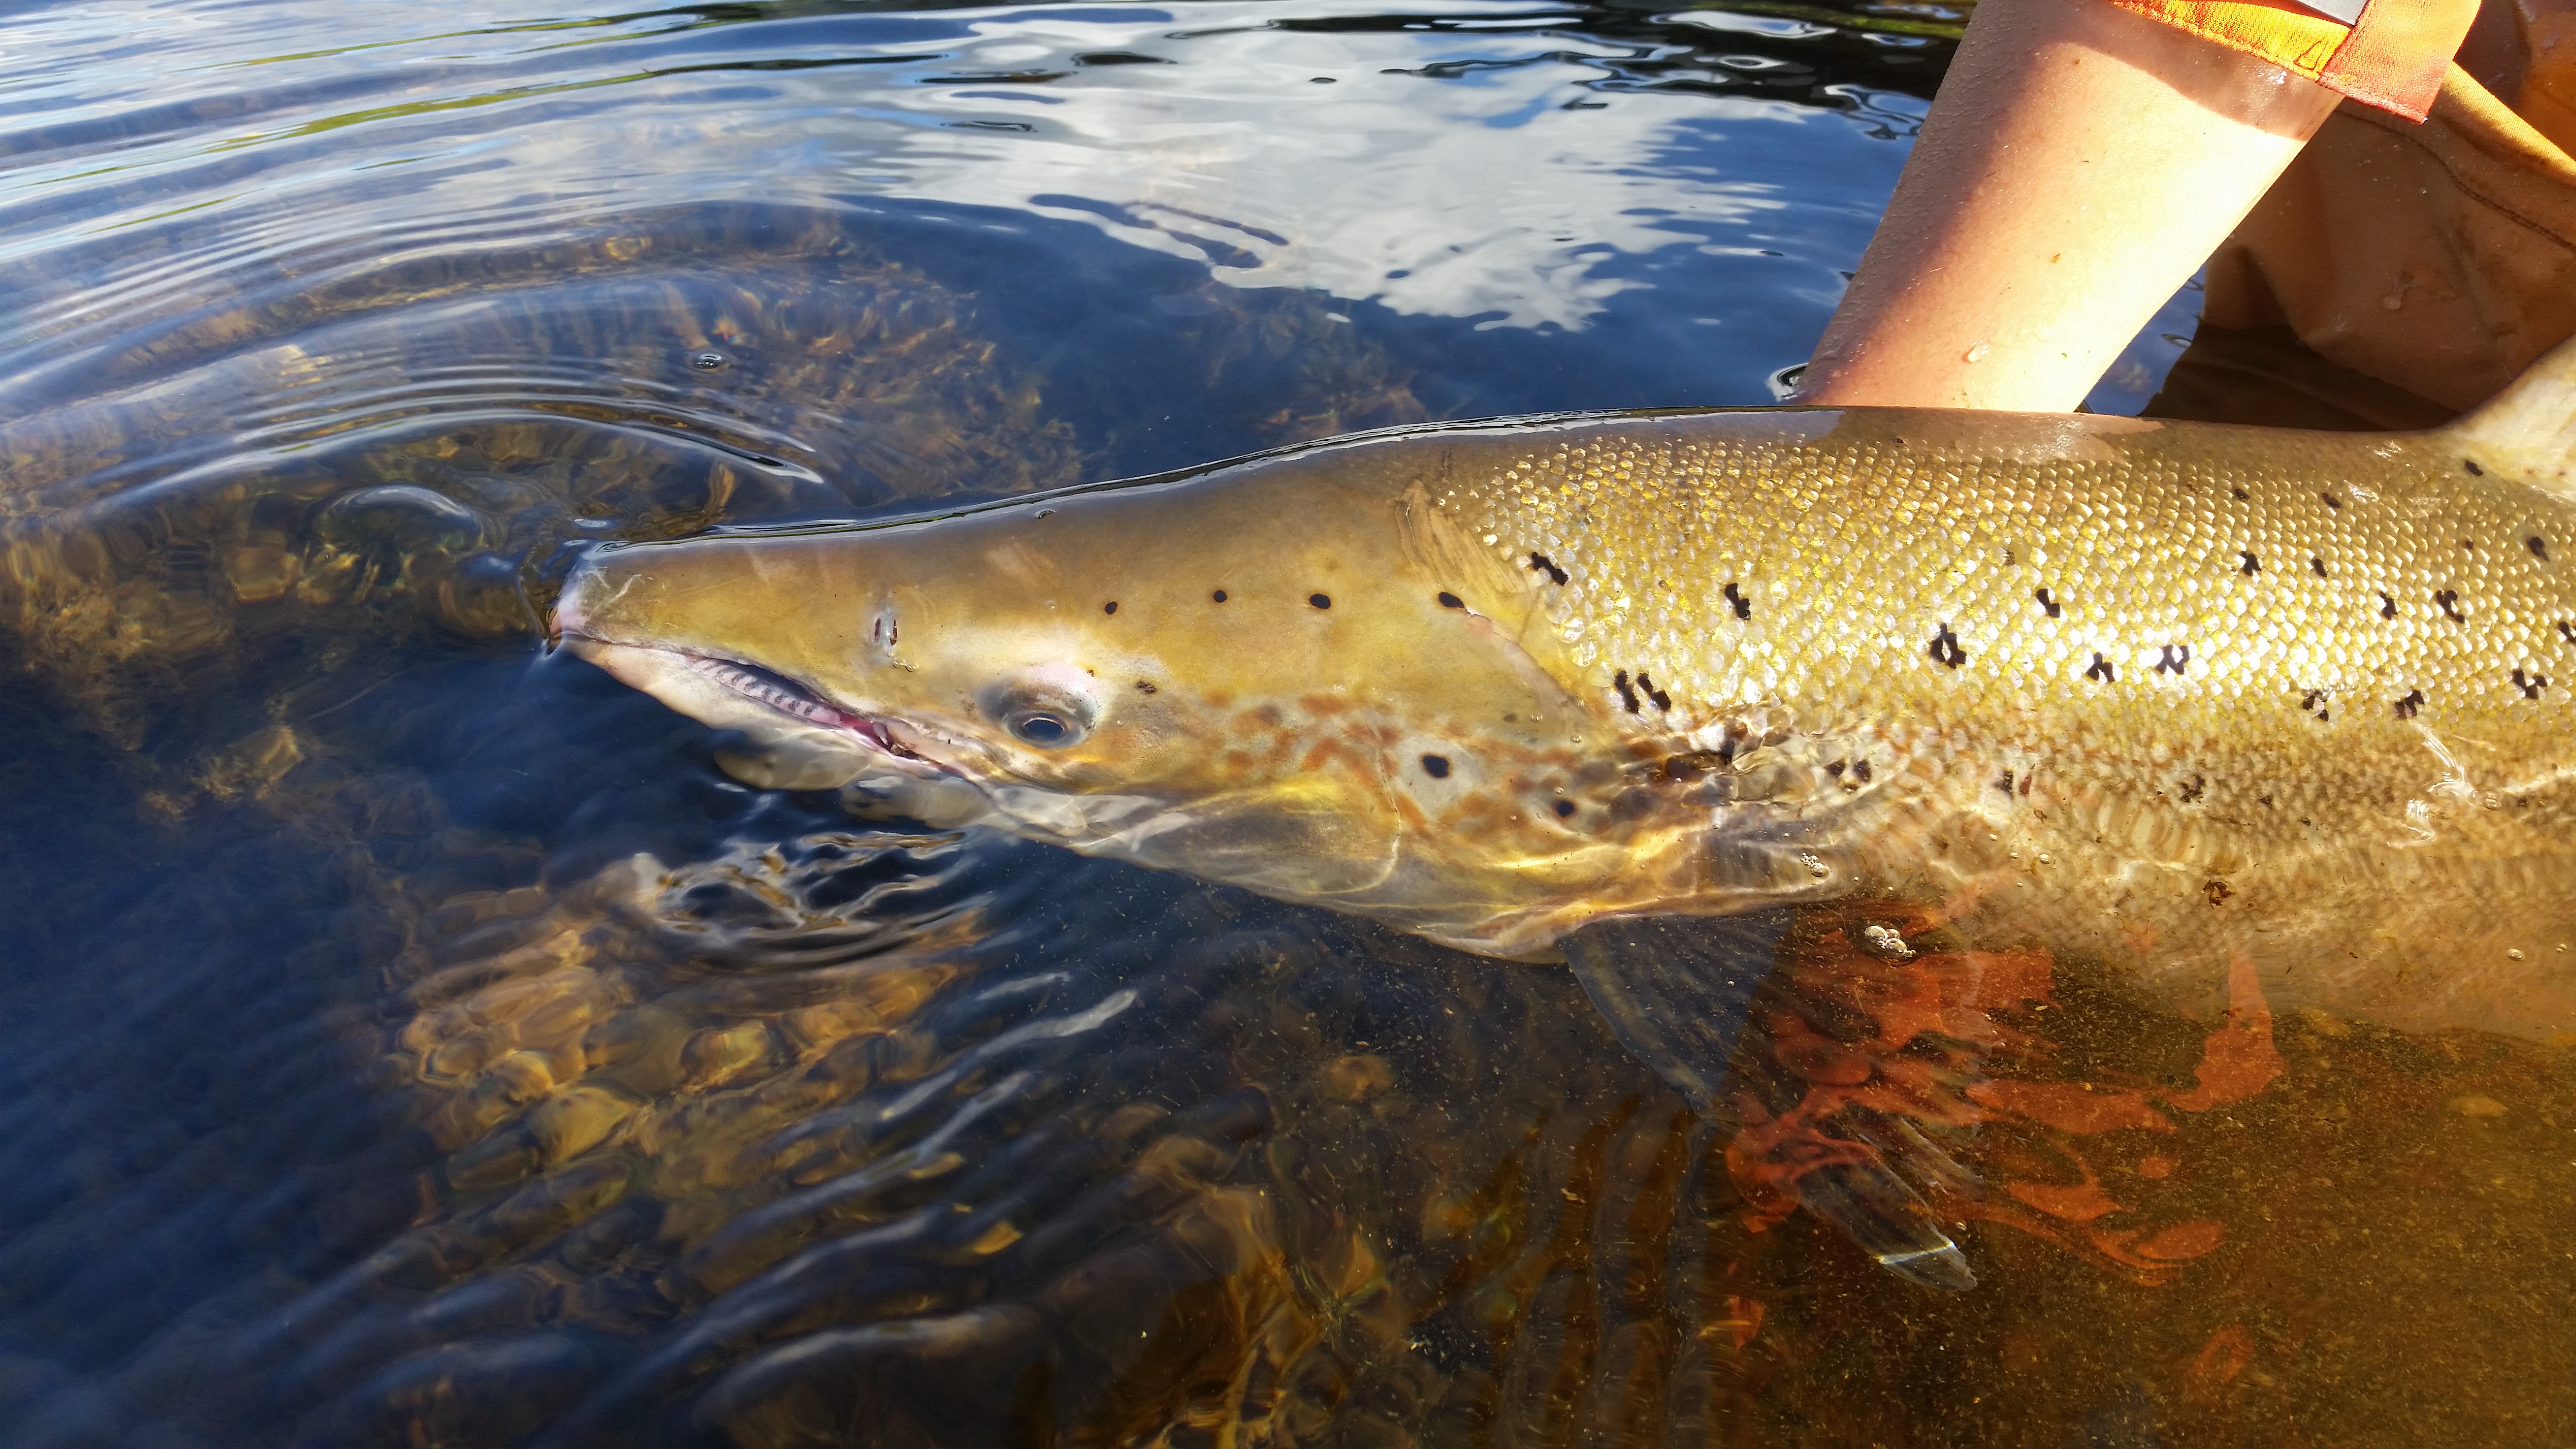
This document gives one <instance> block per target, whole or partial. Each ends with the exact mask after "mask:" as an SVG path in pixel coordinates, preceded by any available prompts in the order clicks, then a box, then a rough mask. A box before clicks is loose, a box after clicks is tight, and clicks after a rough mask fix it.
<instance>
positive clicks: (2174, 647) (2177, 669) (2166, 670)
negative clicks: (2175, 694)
mask: <svg viewBox="0 0 2576 1449" xmlns="http://www.w3.org/2000/svg"><path fill="white" fill-rule="evenodd" d="M2190 667H2191V646H2190V645H2188V644H2167V645H2166V646H2164V653H2163V654H2162V655H2161V656H2159V657H2158V658H2157V660H2156V673H2158V674H2171V675H2175V676H2180V675H2182V674H2183V673H2185V672H2186V671H2187V670H2189V668H2190Z"/></svg>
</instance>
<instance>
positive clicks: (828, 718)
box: [669, 649, 936, 768]
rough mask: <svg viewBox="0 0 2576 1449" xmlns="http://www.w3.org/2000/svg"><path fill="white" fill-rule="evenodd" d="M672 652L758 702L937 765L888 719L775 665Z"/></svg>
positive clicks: (899, 756) (893, 752) (889, 751)
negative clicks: (854, 707) (852, 708)
mask: <svg viewBox="0 0 2576 1449" xmlns="http://www.w3.org/2000/svg"><path fill="white" fill-rule="evenodd" d="M669 652H671V653H673V654H677V655H678V656H680V658H681V659H682V660H684V661H686V662H687V664H688V666H689V668H690V669H692V670H694V671H696V672H697V673H699V674H703V675H705V676H706V677H707V678H709V679H712V680H714V681H715V682H716V683H718V684H721V685H723V686H724V687H725V688H727V689H730V690H732V691H733V692H734V693H736V694H739V695H741V696H742V697H743V698H745V699H748V700H750V701H752V702H753V703H755V704H762V705H767V706H768V707H769V708H771V709H774V710H776V711H778V712H779V713H780V714H783V715H788V716H790V717H792V718H795V719H801V720H803V721H805V722H806V723H807V724H817V725H821V726H823V727H824V728H825V729H836V730H842V731H845V732H847V733H849V734H853V735H856V736H858V737H859V738H860V739H861V740H864V741H866V742H867V743H868V744H869V745H870V746H872V747H874V748H876V749H878V750H882V751H884V752H885V753H886V754H889V755H892V756H894V757H895V758H896V759H898V760H909V761H911V762H912V763H914V764H917V765H930V766H933V767H934V768H936V762H935V761H932V760H929V759H925V758H923V757H922V756H921V755H919V754H916V753H914V752H913V751H912V750H911V749H910V748H908V747H906V746H905V744H904V743H903V741H901V740H899V739H896V738H895V737H894V734H893V732H892V731H890V730H888V729H887V728H886V725H885V722H884V721H882V720H877V719H871V718H869V717H868V716H866V715H863V714H852V713H850V712H849V711H848V710H846V709H843V708H841V707H840V706H839V705H837V704H834V703H832V702H831V701H830V700H827V699H825V698H823V697H822V696H821V695H819V694H816V693H815V692H814V691H813V690H811V689H808V688H806V687H805V686H804V685H802V684H799V683H797V682H796V681H795V680H793V679H790V678H788V677H787V676H786V675H784V674H781V673H779V672H778V671H776V670H774V669H763V668H762V667H760V666H759V665H757V664H749V663H745V662H744V661H742V660H739V659H726V658H724V657H722V656H720V655H714V654H693V653H691V652H689V651H688V650H685V649H674V650H671V651H669Z"/></svg>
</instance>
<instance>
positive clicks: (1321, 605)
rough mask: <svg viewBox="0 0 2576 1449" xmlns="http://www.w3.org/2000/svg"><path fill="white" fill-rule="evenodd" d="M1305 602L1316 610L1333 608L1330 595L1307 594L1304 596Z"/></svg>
mask: <svg viewBox="0 0 2576 1449" xmlns="http://www.w3.org/2000/svg"><path fill="white" fill-rule="evenodd" d="M1306 602H1307V603H1310V604H1312V605H1314V606H1315V607H1316V608H1318V609H1329V608H1331V607H1333V596H1332V595H1330V594H1308V595H1307V596H1306Z"/></svg>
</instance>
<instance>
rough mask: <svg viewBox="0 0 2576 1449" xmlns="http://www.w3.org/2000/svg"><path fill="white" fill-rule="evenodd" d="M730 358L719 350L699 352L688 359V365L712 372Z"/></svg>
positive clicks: (701, 370)
mask: <svg viewBox="0 0 2576 1449" xmlns="http://www.w3.org/2000/svg"><path fill="white" fill-rule="evenodd" d="M731 360H732V359H730V358H728V357H726V356H725V355H724V354H723V353H721V352H701V353H698V354H696V355H695V356H693V357H691V358H690V359H689V366H691V367H694V368H696V369H697V370H698V371H700V372H714V371H715V370H717V369H718V368H720V367H723V366H724V365H725V364H726V363H727V362H729V361H731Z"/></svg>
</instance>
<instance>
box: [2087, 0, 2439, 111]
mask: <svg viewBox="0 0 2576 1449" xmlns="http://www.w3.org/2000/svg"><path fill="white" fill-rule="evenodd" d="M2111 3H2112V4H2114V5H2117V6H2119V7H2120V8H2121V9H2123V10H2129V11H2134V12H2135V13H2137V14H2140V15H2144V16H2146V17H2147V18H2148V19H2150V20H2160V21H2163V22H2164V23H2165V24H2167V25H2172V26H2176V27H2179V28H2180V29H2183V30H2187V31H2190V32H2191V33H2192V34H2194V35H2197V36H2199V37H2201V38H2202V39H2204V40H2213V41H2216V42H2217V43H2218V44H2220V45H2223V46H2226V47H2227V48H2228V49H2230V50H2234V51H2241V52H2243V53H2244V54H2247V55H2252V56H2259V57H2261V58H2262V59H2264V60H2268V61H2270V62H2272V63H2273V64H2274V65H2277V66H2279V67H2281V68H2282V69H2283V70H2287V71H2294V72H2296V73H2297V74H2300V75H2303V76H2306V77H2307V78H2308V79H2310V80H2313V81H2315V82H2317V83H2318V84H2320V85H2323V86H2325V87H2326V88H2327V89H2329V90H2334V91H2340V92H2342V93H2343V94H2345V95H2347V96H2350V97H2352V98H2353V99H2354V100H2356V101H2359V102H2361V103H2362V104H2363V105H2366V106H2376V107H2378V108H2379V109H2381V110H2383V111H2394V112H2396V113H2397V114H2398V115H2401V116H2404V117H2406V118H2407V119H2408V120H2410V121H2420V120H2422V119H2424V116H2425V113H2426V112H2428V111H2429V110H2431V109H2432V106H2433V97H2434V96H2435V95H2436V94H2438V93H2439V92H2440V91H2441V89H2442V75H2443V72H2444V71H2445V70H2446V69H2447V68H2448V67H2449V65H2450V63H2451V56H2452V55H2453V53H2455V52H2456V51H2458V50H2459V48H2460V41H2461V40H2462V39H2463V38H2465V37H2466V36H2467V35H2468V33H2469V24H2470V22H2472V21H2474V20H2476V19H2477V16H2478V6H2477V0H2367V3H2366V4H2365V5H2364V6H2363V7H2362V10H2361V19H2360V21H2359V23H2357V24H2352V25H2347V24H2345V23H2344V22H2342V21H2340V20H2336V19H2333V18H2331V17H2329V16H2326V15H2324V14H2322V13H2320V12H2318V11H2315V10H2310V9H2308V8H2307V7H2306V6H2303V5H2293V4H2289V3H2286V0H2111Z"/></svg>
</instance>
